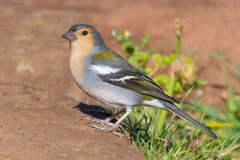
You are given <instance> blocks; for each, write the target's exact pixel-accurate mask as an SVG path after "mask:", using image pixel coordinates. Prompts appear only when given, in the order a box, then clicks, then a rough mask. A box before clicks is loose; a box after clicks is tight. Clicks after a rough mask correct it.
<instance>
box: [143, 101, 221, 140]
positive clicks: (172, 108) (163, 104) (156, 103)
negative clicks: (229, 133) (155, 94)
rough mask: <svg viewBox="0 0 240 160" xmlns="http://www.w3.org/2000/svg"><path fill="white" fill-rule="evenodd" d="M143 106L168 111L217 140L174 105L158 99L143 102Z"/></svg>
mask: <svg viewBox="0 0 240 160" xmlns="http://www.w3.org/2000/svg"><path fill="white" fill-rule="evenodd" d="M143 104H145V105H149V106H153V107H157V108H161V109H165V110H168V111H170V112H172V113H174V114H176V115H178V116H179V117H181V118H182V119H184V120H186V121H188V122H190V123H191V124H193V125H195V126H196V127H198V128H199V129H201V130H203V131H204V132H206V133H207V134H208V135H209V136H211V137H212V138H214V139H217V136H216V135H215V134H214V133H213V132H212V131H211V130H210V129H208V128H207V127H206V126H205V125H203V124H201V123H199V122H198V121H197V120H195V119H193V118H192V117H191V116H189V115H188V114H186V113H185V112H183V111H182V110H181V109H180V108H178V107H177V106H176V105H174V104H172V103H168V102H165V101H161V100H158V99H153V100H151V101H144V102H143Z"/></svg>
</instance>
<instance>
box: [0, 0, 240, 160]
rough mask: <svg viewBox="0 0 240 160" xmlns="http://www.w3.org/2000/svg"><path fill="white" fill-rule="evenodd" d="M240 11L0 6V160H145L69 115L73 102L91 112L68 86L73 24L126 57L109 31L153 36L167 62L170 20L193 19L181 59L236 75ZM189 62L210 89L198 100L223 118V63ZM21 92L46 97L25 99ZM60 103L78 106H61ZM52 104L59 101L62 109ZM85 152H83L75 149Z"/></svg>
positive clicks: (227, 1)
mask: <svg viewBox="0 0 240 160" xmlns="http://www.w3.org/2000/svg"><path fill="white" fill-rule="evenodd" d="M239 7H240V3H239V1H237V0H219V1H213V0H202V1H190V0H183V1H177V0H170V1H144V0H138V1H137V0H133V1H127V0H123V1H112V0H99V1H97V0H96V1H94V0H93V1H83V0H51V1H47V0H39V1H32V0H21V1H19V0H15V1H14V0H13V1H7V0H1V1H0V13H1V14H0V37H1V43H0V65H1V67H0V83H2V84H6V86H4V85H1V88H2V89H4V90H6V97H8V98H6V99H5V98H4V97H1V101H0V104H1V111H0V114H1V134H0V135H1V139H0V140H1V142H2V144H4V145H1V146H0V147H3V149H1V151H0V158H2V157H1V156H3V157H4V158H6V159H7V158H8V159H14V158H15V159H31V158H32V159H46V158H44V156H46V157H48V158H49V159H57V158H59V159H61V158H62V159H78V158H77V157H78V156H79V155H82V156H85V157H89V156H88V155H92V156H96V157H95V158H99V159H100V158H102V157H101V156H106V158H105V159H107V158H108V159H115V158H116V157H118V158H119V159H127V158H123V157H121V156H129V157H130V159H134V158H135V159H141V158H140V157H143V156H142V155H141V154H140V153H139V151H138V150H137V149H136V148H135V147H133V146H131V145H130V144H129V142H127V141H126V140H125V139H119V138H117V137H116V136H113V135H112V134H111V133H107V134H105V133H104V134H103V133H99V132H96V131H95V130H94V129H91V128H89V125H88V124H87V123H84V122H80V121H78V120H79V119H80V116H81V115H82V113H81V112H80V111H79V110H76V109H72V107H73V106H76V105H77V102H78V103H80V102H82V103H86V104H89V105H90V104H96V101H95V100H93V99H91V98H90V97H88V96H86V95H85V94H83V93H82V92H81V91H80V90H79V89H78V87H77V86H76V84H75V83H74V81H73V79H72V76H71V74H70V70H69V66H68V59H69V45H68V43H67V42H66V40H64V39H62V38H61V35H62V34H63V33H64V32H65V31H66V30H68V29H69V27H70V26H71V25H73V24H77V23H85V24H90V25H93V26H94V27H96V28H97V29H98V30H99V31H100V32H101V34H102V36H103V38H104V40H105V42H106V44H107V45H108V46H109V47H110V48H112V49H113V50H115V51H118V52H119V53H120V54H122V55H123V56H124V54H123V52H122V51H120V46H119V45H118V44H117V43H116V41H115V40H114V39H113V38H112V37H111V34H110V33H111V30H113V29H119V30H121V31H123V30H124V29H130V30H131V31H132V32H133V33H134V37H135V38H136V39H139V38H140V37H142V36H144V35H146V34H147V33H151V35H152V38H151V42H152V43H151V46H153V47H159V48H160V50H159V52H161V53H163V54H166V53H169V52H171V51H173V50H174V45H175V30H174V21H175V19H176V18H180V19H183V20H184V19H187V18H191V21H190V22H189V23H188V24H187V26H186V27H185V28H184V36H183V40H182V41H183V46H182V51H183V53H185V54H190V53H188V52H186V49H194V50H199V51H208V52H213V53H214V52H215V53H219V54H221V55H224V56H226V57H228V58H229V59H230V60H231V61H233V62H234V63H236V64H237V66H238V67H240V61H239V52H240V47H239V41H240V36H239V28H240V14H239V11H238V10H239ZM190 55H192V56H194V57H195V58H196V59H197V60H198V63H199V68H198V72H199V75H200V78H201V79H203V80H205V81H207V82H208V85H207V86H206V87H204V88H203V89H201V90H200V91H199V92H198V93H201V94H200V95H199V96H200V98H201V97H202V98H203V97H205V98H206V99H205V102H206V103H207V104H209V105H211V106H213V107H216V108H219V109H222V110H224V105H223V101H222V94H223V93H224V87H222V86H223V85H224V84H225V82H226V81H225V78H224V76H223V74H222V72H221V62H220V61H217V60H215V59H213V58H211V57H208V56H206V55H201V54H190ZM229 81H230V82H231V84H232V85H234V86H235V87H236V88H237V87H239V86H240V85H239V83H237V81H236V80H235V79H234V78H233V75H232V74H231V73H230V80H229ZM8 85H14V86H8ZM16 85H17V86H16ZM22 85H24V86H28V87H31V88H35V89H41V90H47V92H42V93H40V91H39V90H35V89H30V90H31V91H28V88H27V87H26V88H25V87H21V86H22ZM38 93H40V97H41V94H43V95H44V94H46V95H48V96H49V97H52V98H48V96H47V98H46V97H45V99H44V98H43V99H44V102H39V101H38V100H36V98H34V95H35V94H38ZM1 94H2V95H5V92H3V91H1ZM58 95H65V96H68V97H70V98H72V99H75V100H76V101H77V102H76V101H74V100H70V99H68V98H63V100H60V98H59V97H61V96H58ZM53 97H54V98H53ZM56 97H58V98H56ZM40 99H41V98H40ZM65 100H66V101H65ZM40 101H43V100H40ZM58 101H60V102H63V101H64V102H63V104H64V105H62V104H59V102H58ZM65 122H66V124H65ZM22 133H23V134H22ZM24 136H25V137H24ZM105 139H106V140H105ZM83 140H85V141H84V143H81V142H82V141H83ZM15 142H16V143H15ZM96 144H97V145H96ZM88 145H90V146H89V147H87V149H83V148H81V147H84V146H88ZM58 146H59V147H58ZM106 147H108V148H106ZM74 149H76V150H77V151H74ZM78 149H80V151H78ZM90 153H92V154H90ZM93 153H94V154H93ZM36 155H38V156H36ZM98 155H99V157H98ZM24 156H25V157H24ZM34 156H36V157H34ZM107 156H108V157H107ZM111 156H112V158H111ZM131 156H132V157H131ZM89 158H90V159H91V157H89Z"/></svg>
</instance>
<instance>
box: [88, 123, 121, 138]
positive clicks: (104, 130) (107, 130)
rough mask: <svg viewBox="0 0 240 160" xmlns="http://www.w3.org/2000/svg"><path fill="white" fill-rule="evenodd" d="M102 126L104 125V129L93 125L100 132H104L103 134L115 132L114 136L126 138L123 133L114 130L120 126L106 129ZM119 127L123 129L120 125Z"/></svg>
mask: <svg viewBox="0 0 240 160" xmlns="http://www.w3.org/2000/svg"><path fill="white" fill-rule="evenodd" d="M101 125H102V126H103V127H99V126H97V125H95V124H91V126H92V127H94V128H96V129H98V130H100V131H103V132H113V133H114V134H116V135H118V136H119V137H124V136H125V135H124V134H123V133H120V132H118V131H116V130H114V129H116V128H117V127H118V126H117V127H115V126H112V127H105V125H104V124H101ZM119 127H120V128H122V126H120V125H119Z"/></svg>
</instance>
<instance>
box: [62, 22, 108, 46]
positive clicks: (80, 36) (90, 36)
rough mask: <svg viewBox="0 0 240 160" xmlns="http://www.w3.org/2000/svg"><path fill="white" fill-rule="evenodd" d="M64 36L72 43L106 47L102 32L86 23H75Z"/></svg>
mask: <svg viewBox="0 0 240 160" xmlns="http://www.w3.org/2000/svg"><path fill="white" fill-rule="evenodd" d="M62 37H63V38H65V39H67V40H69V41H70V44H71V45H77V46H85V47H87V46H89V47H105V44H104V41H103V39H102V37H101V35H100V33H99V32H98V31H97V30H96V29H95V28H93V27H92V26H90V25H86V24H75V25H73V26H72V27H71V28H70V29H69V30H68V31H67V32H66V33H64V34H63V35H62Z"/></svg>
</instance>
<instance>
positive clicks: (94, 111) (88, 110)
mask: <svg viewBox="0 0 240 160" xmlns="http://www.w3.org/2000/svg"><path fill="white" fill-rule="evenodd" d="M74 108H76V109H78V110H79V111H81V112H82V113H84V114H87V115H89V116H91V117H94V118H97V119H105V118H107V117H109V116H111V115H112V114H111V113H110V112H109V111H108V110H107V109H105V108H103V107H101V106H97V105H87V104H85V103H82V102H81V103H79V104H78V105H77V106H75V107H74ZM111 122H116V119H113V120H112V121H111Z"/></svg>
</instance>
